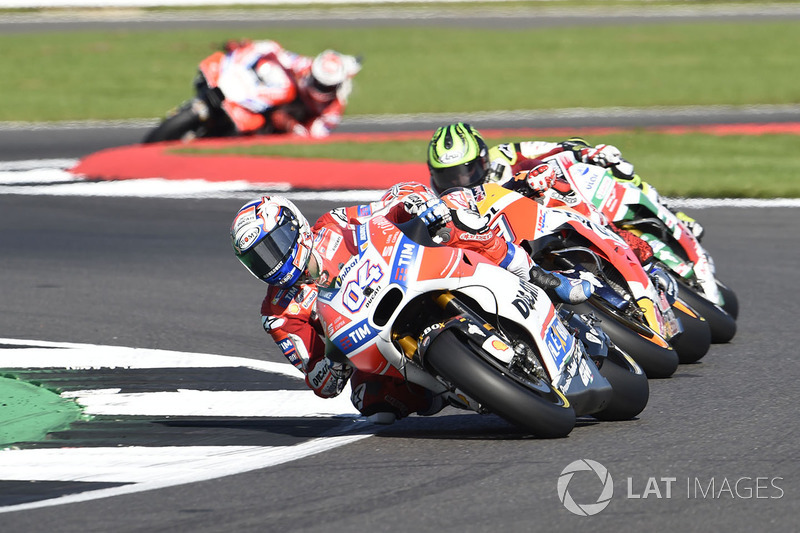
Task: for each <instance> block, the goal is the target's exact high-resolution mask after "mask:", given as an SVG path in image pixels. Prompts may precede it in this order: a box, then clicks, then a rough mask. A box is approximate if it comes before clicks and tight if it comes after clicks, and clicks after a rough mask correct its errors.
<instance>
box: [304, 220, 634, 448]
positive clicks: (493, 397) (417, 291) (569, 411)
mask: <svg viewBox="0 0 800 533" xmlns="http://www.w3.org/2000/svg"><path fill="white" fill-rule="evenodd" d="M357 247H358V254H357V255H354V256H353V257H352V258H351V260H350V261H349V262H347V263H346V264H344V265H343V266H342V267H341V269H340V271H339V273H338V276H336V278H335V279H334V280H333V282H332V283H331V285H330V286H327V287H326V286H321V285H320V286H319V295H318V298H317V312H318V316H319V317H320V321H321V324H322V327H323V330H324V333H325V335H326V336H327V338H328V339H329V341H330V342H331V343H332V344H333V346H335V347H336V348H337V350H333V354H332V355H329V357H332V358H335V359H336V360H337V361H339V362H341V363H344V364H347V365H351V366H353V367H355V368H357V369H358V370H360V371H362V372H368V373H373V374H379V375H386V376H392V377H395V378H401V379H405V380H407V381H409V382H412V383H415V384H417V385H420V386H422V387H424V388H426V389H428V390H430V391H432V392H433V393H434V394H437V395H442V396H443V397H444V398H445V399H447V400H448V402H449V404H450V405H453V406H455V407H458V408H462V409H468V410H472V411H474V412H477V413H494V414H496V415H498V416H500V417H501V418H503V419H505V420H506V421H508V422H510V423H512V424H514V425H516V426H518V427H520V428H523V429H524V430H526V431H529V432H531V433H533V434H535V435H537V436H540V437H545V438H556V437H564V436H566V435H568V434H569V433H570V432H571V431H572V429H573V427H574V426H575V422H576V416H583V415H594V416H596V417H597V418H600V419H621V418H622V419H626V418H631V417H633V416H636V415H637V414H639V413H640V412H641V410H642V409H644V407H645V405H646V403H647V398H648V396H649V389H648V385H647V379H646V377H644V375H643V373H642V371H641V369H640V368H639V367H638V365H636V363H635V362H634V361H633V360H631V358H629V357H628V356H627V355H626V354H624V353H623V352H621V351H618V350H608V351H607V353H605V354H603V353H601V350H597V349H595V350H594V351H595V352H596V353H595V354H594V355H593V357H594V358H593V357H590V356H589V355H588V354H587V352H586V347H585V346H584V344H583V343H581V342H580V341H579V340H578V339H577V338H576V337H575V336H574V333H575V332H576V331H577V328H578V327H579V326H580V327H583V328H584V329H583V332H584V334H586V333H587V332H589V333H591V331H592V330H593V329H594V328H593V327H592V325H590V324H586V323H582V322H580V317H578V318H577V319H576V317H575V315H574V314H573V315H571V316H569V317H568V318H569V320H568V319H567V318H564V317H562V316H561V315H560V314H559V313H558V312H557V310H556V308H555V307H554V305H553V303H552V302H551V301H550V299H549V298H548V297H547V295H546V294H545V293H544V291H543V290H542V289H540V288H539V287H536V286H535V285H533V284H531V283H528V282H526V281H524V280H521V279H520V278H518V277H517V276H515V275H514V274H512V273H510V272H508V271H506V270H505V269H502V268H500V267H498V266H496V265H494V264H492V263H489V262H488V261H487V260H486V259H485V258H483V257H482V256H480V255H479V254H477V253H475V252H472V251H468V250H463V249H458V248H451V247H446V246H440V245H436V244H435V243H434V242H433V240H432V239H431V238H430V235H429V234H428V228H427V227H426V226H425V224H424V222H423V221H421V220H420V219H416V218H415V219H412V220H411V221H409V222H407V223H405V224H399V225H395V224H393V223H391V222H390V221H388V220H387V219H386V218H384V217H381V216H377V217H375V218H373V219H371V220H369V221H368V222H367V223H366V224H364V225H361V226H359V227H358V228H357ZM570 322H572V325H571V324H570ZM581 324H582V326H581ZM585 328H589V329H585ZM594 339H595V340H597V341H599V342H600V343H601V344H602V339H601V338H600V337H597V336H596V337H594Z"/></svg>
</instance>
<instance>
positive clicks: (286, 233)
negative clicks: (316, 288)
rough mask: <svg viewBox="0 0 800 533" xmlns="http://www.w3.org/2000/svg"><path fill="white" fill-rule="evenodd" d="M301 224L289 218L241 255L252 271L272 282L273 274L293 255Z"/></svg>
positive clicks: (242, 260) (240, 257)
mask: <svg viewBox="0 0 800 533" xmlns="http://www.w3.org/2000/svg"><path fill="white" fill-rule="evenodd" d="M298 232H299V224H298V223H297V220H294V219H292V220H287V221H286V222H284V223H283V224H281V225H280V226H277V227H276V228H275V229H273V230H272V231H270V232H269V233H268V234H267V235H266V236H265V237H264V238H263V239H261V240H260V241H259V242H258V244H256V245H255V246H253V247H252V248H250V249H248V250H247V251H246V252H244V253H243V254H242V255H240V256H239V260H240V261H241V262H242V263H244V266H246V267H247V268H248V269H249V270H250V272H252V273H253V274H255V275H256V276H257V277H259V278H261V279H262V280H264V281H266V282H267V283H270V282H272V280H271V279H270V277H271V276H273V275H275V274H276V273H279V272H281V270H282V268H281V267H283V266H284V264H285V263H286V261H287V260H288V259H289V258H290V257H291V256H292V250H294V248H295V246H296V244H297V238H298Z"/></svg>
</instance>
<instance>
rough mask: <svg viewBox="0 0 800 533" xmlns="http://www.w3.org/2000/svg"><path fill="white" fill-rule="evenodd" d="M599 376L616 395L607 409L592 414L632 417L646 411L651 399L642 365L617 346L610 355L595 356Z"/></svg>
mask: <svg viewBox="0 0 800 533" xmlns="http://www.w3.org/2000/svg"><path fill="white" fill-rule="evenodd" d="M595 363H596V364H597V368H598V370H599V371H600V375H601V376H603V377H604V378H606V379H607V380H608V382H609V383H611V389H612V391H613V394H612V396H611V401H610V402H609V404H608V405H607V406H606V408H605V409H603V410H602V411H600V412H599V413H594V414H593V415H592V416H594V417H595V418H597V419H598V420H630V419H632V418H634V417H635V416H637V415H638V414H639V413H641V412H642V411H644V408H645V407H646V406H647V401H648V400H649V399H650V384H649V383H648V381H647V376H646V375H645V373H644V371H643V370H642V368H641V367H640V366H639V365H637V364H636V363H635V362H634V361H633V359H632V358H631V357H630V356H629V355H628V354H626V353H625V352H623V351H622V350H620V349H619V348H618V347H616V346H609V348H608V356H607V357H598V358H597V359H595Z"/></svg>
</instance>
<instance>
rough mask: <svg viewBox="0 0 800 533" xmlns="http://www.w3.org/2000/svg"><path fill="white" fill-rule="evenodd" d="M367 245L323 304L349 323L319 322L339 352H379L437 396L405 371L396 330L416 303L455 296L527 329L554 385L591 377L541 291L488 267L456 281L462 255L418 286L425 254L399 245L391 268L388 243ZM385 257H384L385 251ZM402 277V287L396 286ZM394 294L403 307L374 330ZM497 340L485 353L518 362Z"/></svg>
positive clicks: (426, 381) (414, 372)
mask: <svg viewBox="0 0 800 533" xmlns="http://www.w3.org/2000/svg"><path fill="white" fill-rule="evenodd" d="M369 225H371V224H369ZM362 228H366V226H362ZM364 233H366V231H364ZM362 238H365V241H364V243H363V244H362V249H363V252H362V254H361V256H360V257H355V258H353V260H351V261H350V262H349V263H348V264H347V265H345V266H344V267H343V268H342V269H341V271H340V280H341V282H340V285H339V286H340V288H339V289H338V291H336V292H335V293H325V292H321V293H320V297H319V302H320V303H322V304H323V305H326V306H329V308H330V309H332V310H335V312H336V313H338V315H340V316H341V317H346V319H347V320H346V321H343V320H338V319H331V317H332V316H333V315H332V314H331V313H330V312H326V313H321V315H322V314H324V315H326V316H322V317H321V318H323V327H325V328H326V334H327V335H328V337H329V338H331V339H332V341H333V342H334V344H336V343H337V342H338V343H339V345H340V346H342V345H346V346H348V347H350V348H352V349H350V350H347V351H345V353H346V354H347V356H348V357H350V358H351V360H352V359H353V357H355V356H357V355H358V354H359V353H361V352H364V351H366V350H374V349H375V347H377V348H378V349H379V351H380V353H381V355H382V356H383V358H385V359H386V361H387V362H388V363H389V364H390V365H391V366H393V367H395V368H397V369H399V370H401V372H403V371H407V373H406V375H407V377H408V379H410V380H412V381H415V382H417V383H419V384H421V385H423V386H426V387H428V388H432V389H433V388H434V387H436V386H438V387H441V384H440V383H439V382H438V381H436V379H435V378H433V377H432V376H430V375H427V374H426V375H424V376H421V375H419V374H420V372H419V370H418V369H416V368H414V367H415V365H407V359H406V356H405V355H404V354H403V353H401V352H400V351H398V349H397V348H396V347H395V345H394V343H393V342H392V340H391V324H392V323H393V322H394V320H395V319H396V318H397V315H398V314H399V313H400V312H401V310H402V309H403V308H404V307H405V306H406V305H407V304H408V303H409V302H410V301H411V300H413V299H414V298H416V297H417V296H419V295H421V294H423V293H428V292H432V291H441V290H449V291H451V292H453V293H456V294H459V293H460V294H463V295H466V296H469V298H471V299H473V300H475V301H476V302H477V303H478V304H479V305H480V306H481V307H482V308H483V309H484V310H485V311H487V312H488V313H492V314H494V313H499V314H500V315H502V316H503V317H505V318H507V319H509V320H512V321H513V322H516V323H518V324H520V325H521V326H523V327H524V328H525V329H527V330H528V331H529V333H530V336H531V338H533V339H534V341H535V342H536V345H537V347H538V349H539V351H540V353H541V354H542V360H543V362H544V365H545V367H546V371H547V372H548V374H549V375H550V378H551V381H552V383H553V384H554V385H558V384H559V383H569V381H570V380H571V379H572V377H575V376H577V375H579V373H580V372H581V370H583V371H584V373H585V371H586V370H587V368H588V367H587V368H582V367H581V365H580V358H581V357H582V355H583V352H582V350H581V349H580V348H579V345H578V342H577V341H576V340H575V338H574V337H573V336H572V335H571V334H570V333H569V332H568V331H567V330H566V328H565V327H564V325H563V324H562V322H561V320H560V319H559V317H558V316H557V314H556V312H555V308H554V307H553V304H552V302H551V301H550V300H549V299H548V297H547V296H546V294H545V293H544V291H543V290H541V289H539V288H538V287H536V286H534V285H532V284H530V283H527V282H524V281H522V280H521V279H520V278H518V277H517V276H515V275H513V274H511V273H510V272H508V271H506V270H504V269H502V268H500V267H497V266H494V265H490V264H483V263H481V264H479V265H477V267H476V268H475V272H474V275H472V276H469V277H451V274H452V273H453V272H454V271H455V270H456V268H457V267H458V266H459V262H460V261H461V260H462V258H463V252H458V255H457V257H458V259H457V260H455V261H453V262H452V264H448V265H441V268H442V270H441V276H439V278H438V279H428V280H424V281H419V280H417V277H418V273H419V268H420V263H421V261H422V260H423V257H424V256H423V252H422V248H421V247H419V246H418V245H416V244H414V243H412V242H411V241H409V240H408V239H405V238H401V239H400V240H399V241H398V242H397V243H396V244H394V245H393V248H392V250H391V253H392V255H391V258H390V260H389V261H387V260H386V259H385V258H384V256H383V255H382V254H381V251H379V249H378V246H383V244H384V243H376V244H377V245H378V246H376V245H370V244H369V243H367V242H366V235H362ZM382 251H384V253H385V252H386V249H385V248H383V249H382ZM401 269H402V272H403V274H402V281H398V278H399V277H400V275H399V274H398V272H400V271H401ZM365 289H366V291H365ZM392 289H397V290H399V291H401V292H402V299H401V300H400V302H399V304H397V305H396V308H395V310H394V312H393V314H392V316H391V317H389V318H388V320H387V319H386V317H383V318H382V324H380V325H379V324H376V323H375V316H374V313H375V309H376V308H377V307H378V306H379V304H380V302H381V301H382V298H383V297H384V296H385V295H387V294H389V293H390V291H391V290H392ZM434 327H435V326H434ZM492 337H493V336H491V335H490V336H488V337H487V343H486V346H485V347H486V348H487V353H490V354H492V355H493V356H494V357H496V358H497V359H498V360H499V361H501V362H503V363H506V364H507V363H508V362H510V357H511V356H512V355H513V353H512V350H511V349H510V348H509V347H508V346H507V345H506V344H505V343H503V342H502V341H501V339H500V338H499V337H496V338H492ZM495 341H497V342H495ZM493 346H494V347H496V348H493ZM565 374H569V375H565ZM588 378H591V376H588ZM583 379H584V381H585V382H586V379H587V377H586V376H583ZM589 381H591V379H589Z"/></svg>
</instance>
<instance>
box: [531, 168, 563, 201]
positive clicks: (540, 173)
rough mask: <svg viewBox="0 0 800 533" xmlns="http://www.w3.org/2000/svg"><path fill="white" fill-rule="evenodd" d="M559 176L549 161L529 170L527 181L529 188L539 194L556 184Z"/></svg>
mask: <svg viewBox="0 0 800 533" xmlns="http://www.w3.org/2000/svg"><path fill="white" fill-rule="evenodd" d="M557 177H558V176H557V175H556V171H555V169H554V168H553V167H551V166H550V165H548V164H547V163H542V164H541V165H537V166H535V167H534V168H532V169H531V170H529V171H527V174H526V175H525V182H526V183H527V184H528V189H530V191H531V193H533V195H535V196H539V195H542V194H544V193H545V192H546V191H547V190H548V189H550V188H551V187H552V186H553V185H555V183H556V178H557Z"/></svg>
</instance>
